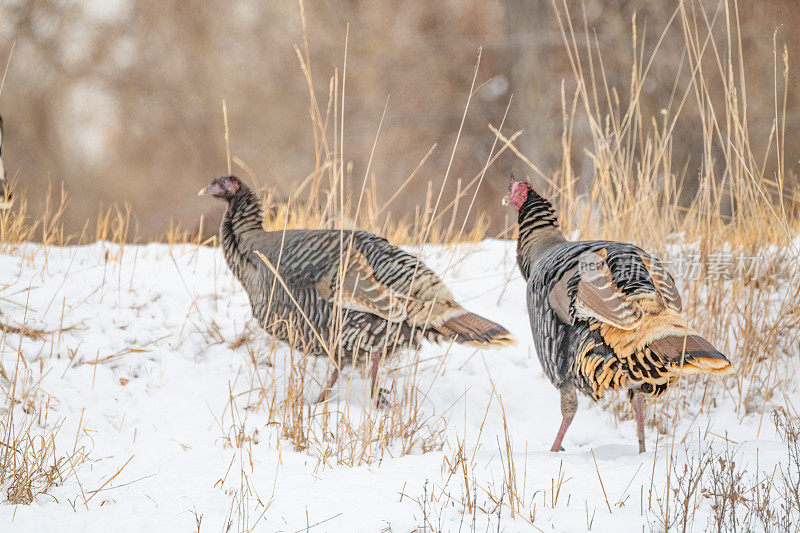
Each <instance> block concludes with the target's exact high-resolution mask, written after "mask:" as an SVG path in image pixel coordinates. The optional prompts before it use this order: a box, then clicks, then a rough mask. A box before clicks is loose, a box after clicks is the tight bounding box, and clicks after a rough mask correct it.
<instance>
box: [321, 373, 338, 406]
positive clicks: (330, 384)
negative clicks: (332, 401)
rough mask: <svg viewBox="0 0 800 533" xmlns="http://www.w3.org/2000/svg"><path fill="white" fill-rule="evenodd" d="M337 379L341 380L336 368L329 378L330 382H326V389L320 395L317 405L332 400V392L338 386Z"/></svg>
mask: <svg viewBox="0 0 800 533" xmlns="http://www.w3.org/2000/svg"><path fill="white" fill-rule="evenodd" d="M337 379H339V369H338V368H337V367H335V366H334V367H333V370H331V373H330V375H329V376H328V381H327V382H325V388H324V389H322V392H320V393H319V397H318V398H317V403H322V402H326V401H328V398H330V395H331V390H332V389H333V386H334V385H336V380H337Z"/></svg>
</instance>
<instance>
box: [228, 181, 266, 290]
mask: <svg viewBox="0 0 800 533" xmlns="http://www.w3.org/2000/svg"><path fill="white" fill-rule="evenodd" d="M263 220H264V218H263V215H262V212H261V200H259V198H258V196H256V194H255V193H254V192H253V191H252V190H250V188H249V187H248V186H246V185H244V184H242V186H241V187H240V188H239V190H238V191H236V194H234V195H233V197H232V198H230V199H228V209H227V210H226V211H225V216H224V217H222V224H220V228H219V233H220V238H221V241H222V243H221V244H222V250H223V253H224V254H225V258H226V259H227V261H228V264H229V265H230V267H231V270H233V271H234V273H235V274H237V275H238V274H239V270H240V267H241V264H240V263H241V261H242V259H243V258H244V257H246V255H245V254H248V253H249V252H250V251H251V250H249V246H248V240H249V239H248V237H251V236H256V235H259V234H260V233H263V232H264V230H263V228H262V223H263Z"/></svg>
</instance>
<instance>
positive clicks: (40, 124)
mask: <svg viewBox="0 0 800 533" xmlns="http://www.w3.org/2000/svg"><path fill="white" fill-rule="evenodd" d="M567 4H568V6H569V10H570V12H571V13H572V16H573V18H574V19H575V21H578V22H579V23H580V24H579V26H578V27H576V32H579V33H580V34H581V35H582V34H583V32H584V28H583V21H584V20H585V21H586V27H587V28H588V33H589V35H590V36H591V37H590V39H591V40H592V41H594V40H595V39H596V40H597V43H598V44H599V47H600V49H601V50H602V51H603V58H602V59H603V64H602V68H603V70H604V72H605V77H606V78H607V79H608V81H609V83H610V84H611V85H613V86H615V87H616V90H617V91H618V93H619V94H620V95H621V96H620V98H621V99H622V101H623V102H625V101H626V100H625V98H626V96H625V94H626V93H628V92H629V85H630V78H631V71H630V65H631V64H632V60H633V55H634V50H633V46H632V44H631V40H632V37H631V35H632V17H633V15H634V13H636V21H637V23H636V26H637V32H638V35H637V38H638V39H639V41H640V42H643V43H644V54H645V55H644V57H645V63H646V62H647V58H648V55H649V54H651V53H652V51H653V50H654V48H655V46H656V43H657V42H658V40H659V36H660V33H661V32H662V30H663V29H664V28H665V27H667V25H668V22H669V21H670V19H671V17H672V16H673V13H674V9H675V5H674V4H673V3H672V2H660V1H654V0H603V1H599V0H585V1H583V2H571V1H570V2H568V3H567ZM694 4H696V5H698V6H699V5H702V6H706V9H707V11H708V13H710V14H711V15H714V14H715V13H716V14H717V15H719V16H722V17H724V16H725V13H724V12H722V13H721V15H720V11H719V9H718V5H719V1H718V0H713V1H712V0H708V1H698V2H695V3H694ZM728 5H729V7H730V8H731V9H738V10H739V17H740V21H741V39H742V49H743V50H744V52H745V53H744V57H743V62H744V65H745V69H746V72H747V79H746V86H747V94H746V98H747V113H748V123H749V127H750V134H751V136H752V137H753V138H754V139H757V140H758V141H759V142H761V143H762V144H761V145H757V146H756V148H759V149H761V148H763V149H764V150H766V148H767V146H766V145H767V144H768V143H769V142H770V131H769V130H770V128H771V125H772V122H773V120H774V116H775V83H774V77H775V74H774V69H775V64H774V59H775V56H774V54H773V50H774V48H775V46H777V50H778V55H779V57H780V54H782V51H783V48H784V46H785V47H786V49H787V50H788V54H789V64H790V71H789V84H788V86H789V88H790V90H789V93H788V97H787V101H786V123H785V128H786V131H785V139H786V145H785V149H786V173H787V175H788V176H790V177H791V176H794V177H795V179H796V176H797V174H798V168H800V162H798V160H800V140H798V139H799V136H798V134H800V100H799V99H798V98H799V97H800V94H798V91H797V89H798V88H799V87H800V84H799V83H798V82H800V68H796V67H797V66H798V62H797V59H796V58H797V57H800V34H799V33H798V32H797V31H796V30H797V28H798V27H800V7H799V6H798V2H797V1H796V0H768V1H763V2H739V3H738V5H736V4H735V3H733V2H729V4H728ZM692 9H694V7H693V8H692ZM305 15H306V23H307V37H308V45H309V50H310V58H311V72H312V76H313V79H314V84H315V96H316V97H317V99H318V100H319V102H320V106H321V107H322V108H323V110H324V107H325V105H326V103H327V101H328V89H329V81H330V78H331V76H332V74H333V72H334V68H335V67H337V66H338V67H339V69H340V71H341V65H342V62H343V57H344V45H345V34H346V31H347V25H348V23H349V41H348V43H349V44H348V53H347V57H348V60H347V61H348V62H347V83H346V102H345V130H344V139H345V141H344V142H345V147H346V148H345V150H346V153H345V157H346V159H347V160H348V161H352V165H353V166H352V168H353V170H352V175H353V186H352V187H351V190H353V191H355V192H354V194H357V193H358V191H359V189H360V182H361V180H362V179H363V175H364V172H365V169H366V166H367V163H368V160H369V156H370V150H371V148H372V143H373V140H374V138H375V132H376V130H377V127H378V122H379V120H380V117H381V113H382V111H383V107H384V104H385V103H386V99H387V96H388V97H389V103H388V109H387V112H386V116H385V119H384V122H383V126H382V130H381V134H380V138H379V141H378V144H377V147H376V151H375V155H374V159H373V161H372V165H371V167H370V168H371V172H372V173H374V175H375V183H376V184H377V187H376V188H377V194H378V203H380V201H381V200H382V199H383V200H385V199H388V198H389V197H390V196H391V195H392V194H393V193H394V192H395V191H396V190H397V187H398V186H399V185H400V184H401V183H402V182H403V181H405V179H406V178H407V177H408V176H409V174H410V173H411V172H412V171H413V170H414V168H415V167H416V166H417V164H418V163H419V161H420V160H421V159H422V158H423V156H424V155H425V154H426V153H427V152H428V150H429V149H430V148H431V146H432V145H433V144H434V143H438V145H437V148H436V149H435V150H434V152H433V153H432V155H431V156H430V158H429V159H428V160H427V161H426V163H425V164H424V165H423V167H422V168H421V170H420V173H419V177H418V178H417V179H416V180H415V181H414V182H412V183H411V184H410V185H409V189H408V194H404V195H402V197H401V198H399V199H397V200H396V201H394V202H393V203H392V205H391V210H392V211H393V212H394V213H395V218H397V216H399V215H401V214H403V213H404V212H407V211H409V210H411V211H413V209H414V207H415V206H416V205H418V204H419V203H420V202H421V199H422V198H424V196H425V193H426V190H427V186H428V181H432V182H433V183H434V184H435V185H436V188H437V190H438V184H439V183H440V182H441V179H442V177H443V176H444V174H445V169H446V168H447V165H448V162H449V160H450V155H451V150H452V146H453V142H454V140H455V136H456V133H457V132H458V129H459V124H460V121H461V116H462V113H463V110H464V105H465V103H466V98H467V95H468V91H469V87H470V82H471V80H472V75H473V68H474V65H475V60H476V57H477V49H478V47H480V46H482V47H483V55H482V60H481V63H480V70H479V73H478V83H479V84H482V86H481V87H480V89H479V90H478V91H477V92H476V94H475V95H474V97H473V99H472V103H471V105H470V109H469V113H468V115H467V119H466V122H465V124H464V129H463V133H462V136H461V140H460V144H459V148H458V151H457V153H456V156H455V159H454V162H453V168H452V170H451V173H450V179H449V181H448V188H447V189H446V192H445V195H446V196H445V197H446V198H447V197H449V196H450V195H453V194H454V193H455V190H456V183H457V180H458V179H459V178H460V179H463V180H465V181H468V180H469V179H471V178H472V177H473V176H475V175H476V174H477V173H478V172H479V171H480V169H481V168H482V167H483V165H484V164H485V162H486V159H487V156H488V155H489V151H490V149H491V146H492V142H493V140H494V135H493V134H492V133H491V131H489V129H488V127H487V125H488V124H490V123H491V124H494V125H499V123H500V121H501V119H502V116H503V113H504V111H505V108H506V105H507V104H508V100H509V97H510V96H511V95H512V94H513V97H514V98H513V104H512V106H511V108H510V111H509V115H508V119H507V120H506V127H505V128H504V131H505V132H507V134H508V135H510V134H511V133H513V132H514V131H516V130H518V129H522V130H524V133H523V134H522V136H521V137H519V139H518V140H517V141H515V144H516V145H517V146H518V147H519V148H520V150H521V151H522V153H523V154H525V156H527V157H528V158H529V159H530V160H531V161H533V162H534V163H535V164H536V165H538V166H539V167H540V168H541V169H543V170H544V171H545V172H550V171H557V170H558V169H559V168H560V167H561V164H562V163H561V161H562V157H561V156H562V145H561V138H562V137H561V136H562V124H563V122H562V118H561V117H562V96H561V94H562V83H563V90H564V94H565V95H566V96H565V99H566V105H567V107H569V106H570V105H571V100H572V95H573V94H574V90H575V82H574V80H573V78H572V73H571V67H570V63H569V60H568V57H567V54H566V53H565V45H564V40H563V38H562V34H561V32H560V30H559V21H558V18H557V17H556V16H555V13H554V10H553V8H552V5H551V1H550V0H448V1H445V0H440V1H429V2H400V1H396V2H384V3H382V4H379V3H378V2H373V1H366V0H361V1H359V0H320V1H306V2H305ZM698 16H699V17H702V16H703V15H702V14H699V15H698ZM562 22H563V20H562ZM724 26H725V25H724V24H721V25H720V29H721V30H724ZM773 36H774V42H773ZM579 40H583V39H582V37H581V39H579ZM294 45H298V46H299V47H300V48H301V49H302V48H303V46H304V45H303V30H302V23H301V15H300V5H299V4H298V3H297V2H296V1H293V0H280V1H271V2H264V1H260V0H241V1H235V2H231V1H229V0H81V1H70V0H9V1H7V2H4V11H3V15H2V22H1V23H0V58H2V60H3V61H2V62H3V64H4V63H5V60H6V59H7V58H8V57H9V56H10V62H9V67H8V70H7V73H6V77H5V82H4V86H3V88H2V94H0V112H1V113H2V115H3V118H4V124H5V135H4V139H3V140H4V141H5V145H4V147H3V156H4V160H5V165H6V171H7V173H8V176H9V177H10V178H12V179H13V180H14V181H16V184H17V185H16V187H17V190H23V191H26V192H25V194H26V196H27V198H28V199H29V204H30V205H29V209H30V210H31V211H33V212H36V211H37V210H40V209H42V208H43V205H44V201H45V199H44V192H45V191H46V190H47V187H48V184H53V185H54V186H55V187H56V188H58V187H60V185H61V184H62V183H63V185H64V188H65V189H66V191H67V193H68V195H69V205H68V207H67V210H66V211H65V213H64V218H63V221H64V223H65V225H66V228H67V230H68V231H70V232H76V233H77V232H80V231H81V228H83V227H84V225H85V224H86V223H87V220H88V221H89V222H88V223H89V226H90V227H91V226H92V225H93V224H94V220H95V218H96V216H97V213H98V212H100V211H101V210H102V209H104V208H107V207H108V206H109V205H111V204H124V203H127V204H129V205H130V206H131V208H132V211H133V214H134V230H133V235H132V237H134V238H136V239H139V240H147V239H156V238H159V237H162V236H163V235H164V232H165V230H166V228H167V227H168V226H169V225H170V224H178V225H180V226H182V227H185V228H187V229H193V228H196V227H197V224H198V220H199V218H200V215H201V214H204V215H206V217H209V219H210V222H209V224H210V225H211V228H212V231H213V228H214V227H215V226H216V223H217V222H216V220H218V217H219V214H220V212H221V210H222V206H221V205H216V204H218V203H217V202H210V201H200V200H198V199H197V198H196V197H195V194H196V191H197V190H198V189H199V188H200V187H201V186H205V185H206V184H207V183H208V182H209V181H210V180H211V179H212V178H213V177H214V176H215V175H219V174H222V173H225V171H226V147H225V146H226V145H225V128H224V124H223V114H222V101H223V99H224V100H225V101H226V102H227V109H228V120H229V125H230V143H231V151H232V153H233V154H234V155H235V156H237V157H238V158H240V159H241V160H242V161H243V162H244V163H246V165H247V166H248V167H250V168H251V169H252V171H253V172H254V174H255V175H256V176H257V177H258V180H259V181H260V182H261V183H262V184H265V185H269V184H275V185H276V187H277V196H278V197H279V198H280V197H281V196H282V195H283V196H285V195H287V194H289V193H290V192H291V191H292V190H293V188H294V187H295V186H296V185H297V184H298V183H300V182H301V181H302V180H303V179H304V178H305V177H306V176H308V175H309V174H310V173H311V172H313V171H314V169H315V165H316V160H315V152H314V149H315V139H314V128H313V127H312V122H311V119H310V114H309V91H308V86H307V83H306V79H305V77H304V75H303V72H302V70H301V68H300V64H299V61H298V57H297V54H296V52H295V49H294ZM684 47H685V44H684V36H683V29H682V28H681V25H680V24H677V23H675V22H674V21H673V24H672V25H671V26H670V27H669V30H668V31H667V33H666V34H665V38H664V40H663V42H662V43H661V45H660V50H659V53H658V55H657V57H656V60H655V61H654V62H653V65H652V66H651V67H650V72H649V74H648V78H647V79H648V82H647V83H646V84H645V86H644V88H643V95H642V100H643V103H644V105H645V107H646V108H648V109H649V111H650V113H651V114H652V115H653V116H658V113H659V110H660V108H661V106H664V105H665V103H666V102H668V101H669V100H670V95H671V94H672V92H673V90H674V87H675V85H676V83H683V86H685V82H686V80H687V79H688V77H689V73H687V72H686V65H685V62H684V59H685V58H684V56H683V50H684ZM12 49H13V53H12ZM719 52H720V53H723V54H724V53H725V51H724V50H721V51H719ZM708 57H709V61H715V60H718V59H715V57H714V54H712V53H711V52H709V53H708ZM598 66H599V65H597V64H596V65H595V67H598ZM781 70H782V67H781V66H780V63H779V64H778V71H779V74H778V76H779V78H780V77H781V73H780V71H781ZM562 80H563V82H562ZM676 80H677V82H676ZM722 81H723V80H721V81H720V83H722ZM709 90H711V91H713V90H714V87H710V88H709ZM692 101H693V99H691V98H690V99H689V100H688V103H687V105H686V107H685V109H684V110H683V112H682V116H681V120H680V121H679V122H678V123H677V125H676V132H675V136H674V145H673V151H674V154H675V161H676V165H675V166H676V167H680V172H681V173H682V174H683V175H684V176H685V179H686V193H685V194H686V197H687V201H688V198H690V197H691V190H692V179H693V177H694V176H696V175H697V168H699V165H700V159H699V158H700V154H702V143H703V139H702V138H700V133H699V132H700V128H699V126H698V121H699V120H700V118H701V116H702V113H701V112H700V111H698V110H697V109H695V108H694V107H692ZM780 105H782V102H781V103H780ZM648 106H649V107H648ZM580 130H581V122H580V120H578V121H576V125H575V131H574V132H573V137H574V141H573V147H572V151H573V152H574V153H573V154H571V157H572V162H571V164H573V165H574V166H575V168H577V169H578V171H577V174H578V175H579V176H581V179H582V180H584V181H585V182H586V183H584V184H580V185H579V187H580V186H583V187H586V186H587V184H588V183H589V181H590V180H591V172H592V168H591V164H590V161H589V159H588V158H587V155H586V154H585V152H584V151H583V150H582V148H581V146H580V142H579V141H580V139H581V138H582V137H581V135H582V132H581V131H580ZM713 142H720V141H719V140H714V141H713ZM765 164H766V165H767V167H769V165H774V164H775V162H774V161H771V160H768V161H766V163H765ZM234 170H235V171H236V172H238V173H239V174H245V173H244V172H243V171H242V170H240V169H236V168H234ZM511 171H515V172H516V173H517V174H518V175H523V176H524V175H526V174H529V173H530V171H529V170H528V169H527V167H525V166H524V165H521V164H520V162H519V159H518V158H517V157H516V156H514V155H513V154H511V153H510V152H507V153H505V154H504V155H503V156H502V157H501V158H500V159H498V161H497V162H496V163H495V164H494V165H493V166H492V168H491V169H490V170H489V175H488V179H487V181H486V182H485V183H484V185H483V186H482V188H481V191H480V194H479V196H478V203H477V206H478V208H479V209H481V210H483V211H485V212H486V213H487V214H488V215H489V217H490V219H491V228H490V232H498V231H500V230H502V229H503V227H505V224H506V222H507V212H506V211H505V210H504V209H503V208H502V207H501V206H500V205H499V198H500V197H501V196H502V195H503V194H504V192H505V188H506V184H507V176H508V173H509V172H511ZM501 178H502V179H501ZM215 217H217V218H216V220H214V218H215Z"/></svg>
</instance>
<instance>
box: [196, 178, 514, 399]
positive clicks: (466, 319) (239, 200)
mask: <svg viewBox="0 0 800 533" xmlns="http://www.w3.org/2000/svg"><path fill="white" fill-rule="evenodd" d="M198 195H212V196H215V197H217V198H222V199H224V200H225V201H227V203H228V208H227V210H226V212H225V215H224V217H223V220H222V224H221V225H220V240H221V245H222V250H223V253H224V255H225V260H226V262H227V263H228V267H229V268H230V269H231V270H232V271H233V273H234V275H235V276H236V277H237V278H238V279H239V281H240V282H241V284H242V286H243V287H244V289H245V291H247V294H248V296H249V297H250V306H251V308H252V311H253V315H254V316H255V318H256V319H257V320H258V321H259V323H260V324H261V325H262V327H263V328H264V329H266V330H267V331H269V332H270V333H272V334H274V335H275V336H276V337H277V338H278V339H280V340H282V341H284V342H288V343H290V344H291V345H293V346H294V347H296V348H298V349H302V350H303V351H304V352H306V353H309V354H312V355H316V356H329V357H331V360H332V361H333V362H334V368H333V370H332V372H331V375H330V377H329V379H328V381H327V384H326V385H325V388H324V389H323V391H322V394H321V395H320V398H319V400H318V401H324V400H325V399H327V397H328V395H329V394H330V390H331V388H332V387H333V385H334V383H335V382H336V379H337V378H338V375H339V369H340V362H344V363H349V362H353V363H356V362H358V361H363V360H364V359H366V358H368V359H369V361H370V363H371V367H370V381H371V392H372V394H376V393H377V392H378V390H377V389H376V382H377V371H378V364H379V362H380V360H381V359H382V358H384V357H386V356H390V355H392V354H393V353H394V352H395V351H397V350H399V349H402V348H405V347H409V346H414V345H416V344H417V343H419V342H420V341H421V340H422V339H426V340H429V341H433V342H443V341H448V340H453V341H455V342H457V343H462V344H473V345H476V346H484V347H489V346H504V345H507V344H509V343H513V338H512V336H511V334H510V333H509V332H508V331H507V330H506V329H505V328H504V327H502V326H500V325H499V324H495V323H494V322H491V321H490V320H487V319H485V318H483V317H480V316H478V315H476V314H473V313H470V312H468V311H466V310H465V309H464V308H463V307H461V306H460V305H459V304H458V303H457V302H456V301H455V300H454V299H453V295H452V294H451V293H450V291H449V290H448V289H447V287H446V286H445V285H444V283H442V281H441V280H440V279H439V277H438V276H437V275H436V274H435V273H434V272H433V271H432V270H430V269H429V268H428V267H426V266H425V265H424V264H423V263H422V262H421V261H420V260H419V259H418V258H417V257H415V256H413V255H411V254H409V253H407V252H404V251H403V250H401V249H399V248H397V247H395V246H392V245H391V244H389V243H388V242H387V241H386V240H385V239H383V238H381V237H378V236H376V235H372V234H371V233H367V232H365V231H350V230H342V231H340V230H335V229H332V230H287V231H264V230H263V228H262V217H263V215H262V208H261V201H260V199H259V198H258V196H257V195H256V194H255V193H254V192H253V191H252V190H250V188H249V187H247V185H245V184H243V183H242V182H241V181H240V180H239V179H238V178H236V177H235V176H225V177H221V178H217V179H215V180H214V181H213V182H212V183H211V185H209V186H208V187H207V188H205V189H203V190H201V191H200V192H199V193H198ZM276 272H277V274H278V275H277V276H276V275H275V273H276ZM339 357H341V361H337V359H338V358H339Z"/></svg>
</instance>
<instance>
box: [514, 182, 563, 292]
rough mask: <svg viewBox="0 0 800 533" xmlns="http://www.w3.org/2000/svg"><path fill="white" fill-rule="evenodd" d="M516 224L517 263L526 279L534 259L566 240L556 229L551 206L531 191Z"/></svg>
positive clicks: (555, 218)
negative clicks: (517, 229) (517, 226)
mask: <svg viewBox="0 0 800 533" xmlns="http://www.w3.org/2000/svg"><path fill="white" fill-rule="evenodd" d="M517 224H519V238H518V239H517V263H518V264H519V269H520V270H521V271H522V275H523V276H524V277H525V279H528V274H529V272H530V267H531V265H532V264H533V263H534V262H536V259H537V258H538V257H539V256H540V255H542V253H543V252H544V251H545V250H547V249H548V248H550V247H551V246H553V245H556V244H559V243H563V242H566V239H565V238H564V235H563V234H562V233H561V230H560V229H559V227H558V218H557V217H556V212H555V210H554V209H553V206H552V205H551V204H550V202H548V201H547V200H545V199H544V198H542V197H541V196H539V195H538V194H537V193H536V191H533V190H531V191H529V192H528V197H527V199H526V200H525V203H524V204H522V207H521V208H520V210H519V217H518V219H517Z"/></svg>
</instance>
